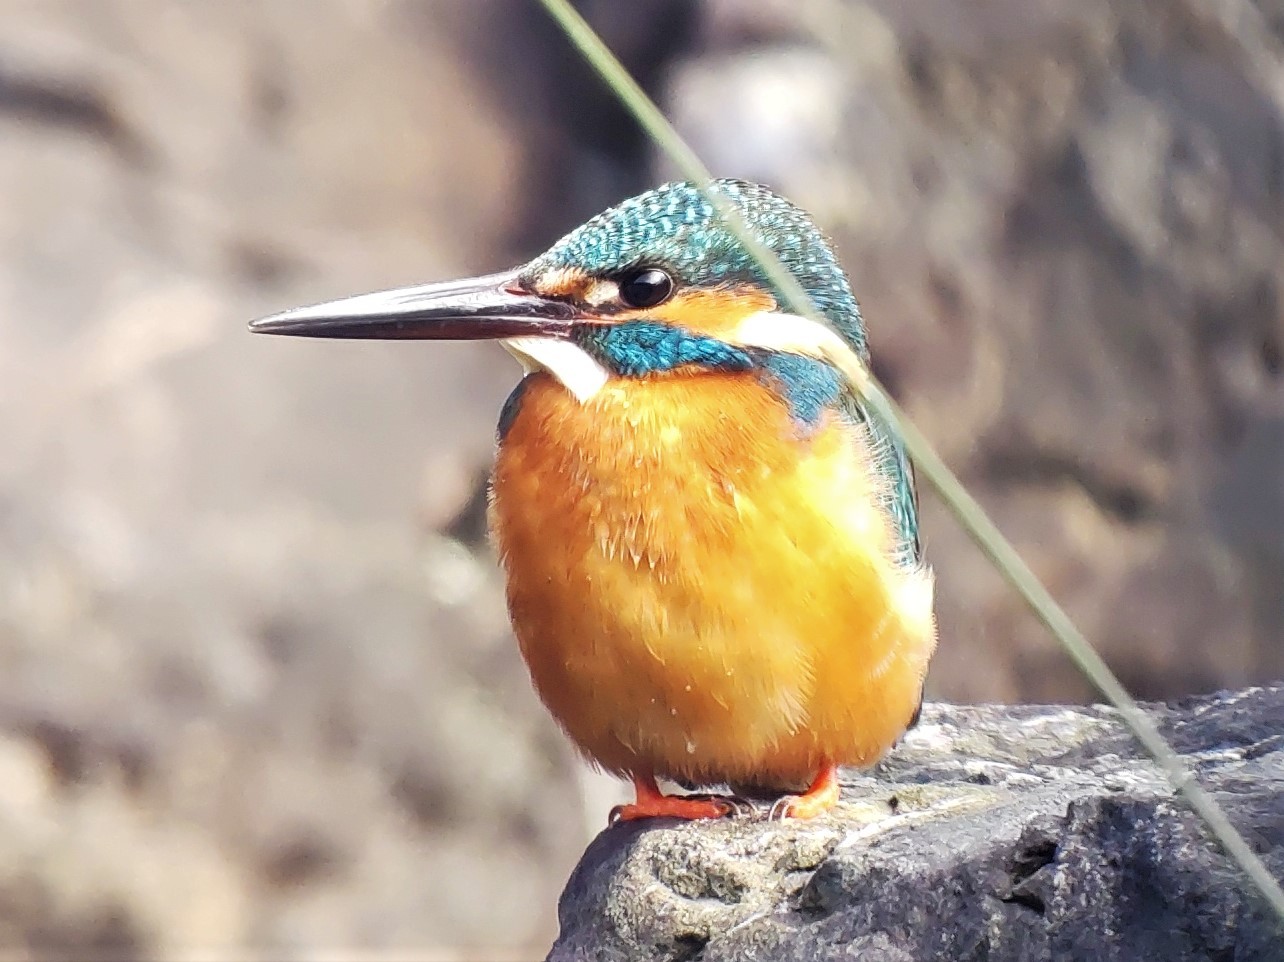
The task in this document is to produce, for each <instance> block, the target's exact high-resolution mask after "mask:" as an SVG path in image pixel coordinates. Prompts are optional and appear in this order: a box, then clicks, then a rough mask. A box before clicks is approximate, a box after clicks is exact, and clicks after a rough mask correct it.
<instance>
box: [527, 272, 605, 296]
mask: <svg viewBox="0 0 1284 962" xmlns="http://www.w3.org/2000/svg"><path fill="white" fill-rule="evenodd" d="M592 283H593V281H592V279H591V278H590V277H589V276H588V274H586V273H584V271H582V270H580V269H579V268H578V267H558V268H554V269H553V270H551V271H545V272H544V273H543V274H541V275H540V276H539V277H538V278H537V279H536V281H535V293H536V294H541V295H543V296H544V297H563V298H569V299H578V298H579V297H580V296H581V295H582V294H583V293H584V291H585V290H587V289H588V287H589V285H590V284H592Z"/></svg>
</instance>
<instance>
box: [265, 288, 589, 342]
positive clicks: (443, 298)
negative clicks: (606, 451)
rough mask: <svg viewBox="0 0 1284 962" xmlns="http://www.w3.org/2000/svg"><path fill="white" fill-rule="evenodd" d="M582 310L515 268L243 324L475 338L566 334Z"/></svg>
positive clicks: (343, 333)
mask: <svg viewBox="0 0 1284 962" xmlns="http://www.w3.org/2000/svg"><path fill="white" fill-rule="evenodd" d="M584 319H585V316H584V314H583V313H582V312H581V311H580V310H578V309H577V308H575V307H574V306H572V305H570V304H568V303H566V302H564V301H556V300H550V299H548V298H544V297H540V296H538V295H535V294H530V293H527V292H526V291H523V290H522V289H521V288H520V287H519V286H518V284H517V272H516V271H507V272H505V273H502V274H489V275H487V276H485V277H470V278H468V279H467V280H462V281H446V282H444V283H441V284H424V285H421V286H419V287H402V288H399V289H397V290H391V291H380V292H379V293H377V294H361V295H358V296H357V297H345V298H343V299H342V300H338V301H329V302H327V303H325V304H317V305H314V306H312V307H297V308H295V309H294V310H290V311H282V312H281V313H280V314H273V315H271V316H270V317H264V318H261V319H260V320H257V321H252V322H251V323H250V330H251V331H253V332H255V333H256V334H289V335H293V336H295V337H345V338H375V339H380V340H388V339H393V340H396V339H405V340H438V341H446V340H456V341H477V340H490V339H495V338H508V337H531V336H544V337H569V336H570V332H571V328H572V326H573V325H574V324H575V322H576V321H579V320H584Z"/></svg>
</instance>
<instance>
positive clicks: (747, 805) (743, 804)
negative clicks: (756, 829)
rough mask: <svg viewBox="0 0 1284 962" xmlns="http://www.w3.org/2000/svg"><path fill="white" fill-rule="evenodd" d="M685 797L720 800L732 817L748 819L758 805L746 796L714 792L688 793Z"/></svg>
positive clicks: (756, 809) (754, 813)
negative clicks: (716, 793)
mask: <svg viewBox="0 0 1284 962" xmlns="http://www.w3.org/2000/svg"><path fill="white" fill-rule="evenodd" d="M687 798H700V799H707V800H709V801H716V802H722V803H723V804H724V805H726V806H727V807H728V808H729V809H730V811H729V812H728V813H727V814H728V815H730V816H731V817H732V818H736V819H749V818H753V817H754V816H755V815H757V814H758V806H756V805H755V804H754V803H753V802H751V801H750V800H749V799H747V798H741V797H740V796H739V795H715V794H704V793H701V794H696V795H688V796H687Z"/></svg>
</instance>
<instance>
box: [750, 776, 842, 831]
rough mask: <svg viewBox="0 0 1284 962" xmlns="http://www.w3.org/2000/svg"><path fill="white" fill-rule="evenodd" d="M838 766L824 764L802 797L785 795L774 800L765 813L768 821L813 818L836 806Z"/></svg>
mask: <svg viewBox="0 0 1284 962" xmlns="http://www.w3.org/2000/svg"><path fill="white" fill-rule="evenodd" d="M838 795H839V788H838V766H837V765H833V764H828V763H827V764H826V765H824V767H822V768H821V770H820V772H819V773H818V774H817V775H816V780H815V781H814V782H812V783H811V788H809V789H807V791H806V792H804V793H803V794H802V795H785V796H784V797H783V798H778V799H776V803H775V804H774V805H772V806H771V811H770V812H768V813H767V818H768V819H770V820H773V821H774V820H784V819H786V818H815V817H816V816H817V815H821V814H824V813H825V812H827V811H829V810H830V809H831V808H833V807H834V806H835V805H837V804H838Z"/></svg>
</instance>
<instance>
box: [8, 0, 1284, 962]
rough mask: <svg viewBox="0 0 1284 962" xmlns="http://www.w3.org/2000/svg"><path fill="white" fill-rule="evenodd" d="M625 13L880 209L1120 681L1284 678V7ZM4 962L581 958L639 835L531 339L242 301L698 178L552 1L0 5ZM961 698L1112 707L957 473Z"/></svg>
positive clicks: (992, 498)
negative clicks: (533, 433)
mask: <svg viewBox="0 0 1284 962" xmlns="http://www.w3.org/2000/svg"><path fill="white" fill-rule="evenodd" d="M582 9H584V10H585V12H586V13H587V14H588V15H589V16H590V18H591V19H592V20H593V22H594V23H595V25H596V26H597V27H598V28H599V29H600V30H602V31H603V33H604V35H605V36H606V38H607V40H608V41H609V42H610V43H611V44H612V45H613V46H614V47H615V49H616V50H617V51H619V52H620V53H621V55H622V56H623V58H624V59H625V61H626V62H627V63H628V64H629V66H630V67H632V68H633V69H634V70H636V71H637V72H638V75H639V77H640V79H641V80H642V81H643V83H644V84H645V85H646V86H647V87H648V88H649V89H650V90H652V91H653V92H654V93H655V94H656V95H657V96H658V97H660V99H661V101H662V103H663V104H664V105H665V106H666V108H667V109H668V110H669V111H670V113H671V115H672V116H673V117H674V118H675V120H676V121H677V123H678V124H679V126H680V127H681V129H682V130H683V131H684V133H686V134H687V135H688V136H689V137H690V138H691V139H692V141H693V143H694V144H695V146H696V147H697V149H698V150H699V151H700V152H701V153H702V154H703V156H704V157H705V159H706V160H707V161H709V162H710V164H711V165H712V166H713V167H714V169H715V170H717V171H718V172H719V173H721V174H728V175H735V176H743V177H749V178H754V179H760V180H764V181H766V182H768V183H771V184H773V185H774V186H776V187H778V188H780V189H781V190H783V191H784V192H785V193H787V194H788V195H790V196H791V197H793V198H794V199H795V200H796V201H798V202H799V203H801V204H802V205H804V206H806V207H808V208H809V209H811V210H812V211H813V212H814V213H815V214H816V216H817V219H818V220H819V221H820V222H821V223H822V225H824V226H825V227H826V229H827V230H829V231H830V232H831V233H832V234H833V236H834V237H835V240H836V242H837V243H838V245H839V247H840V249H841V254H842V256H843V259H844V262H845V263H846V265H847V266H848V268H849V269H850V271H851V273H852V275H853V279H854V282H855V285H856V288H857V291H858V292H859V293H860V295H861V297H862V302H863V305H864V308H865V311H866V314H867V317H868V318H869V321H870V325H871V330H872V337H873V342H874V346H875V351H876V355H877V357H878V369H879V373H880V374H881V375H882V376H883V377H884V378H885V379H886V380H887V382H888V383H889V385H890V386H891V387H892V389H893V390H894V392H895V393H896V394H897V395H898V396H899V397H900V398H901V399H902V401H903V402H904V403H905V404H906V405H907V407H908V409H909V411H910V412H911V414H912V415H913V417H914V418H915V419H916V420H917V421H918V423H919V424H920V425H921V426H922V427H923V428H924V429H925V430H926V432H927V433H928V434H929V435H930V436H931V438H932V439H933V440H934V441H935V442H936V443H937V444H938V445H939V446H940V448H941V450H942V451H943V453H944V454H945V456H946V457H947V459H948V460H949V461H950V463H951V464H952V465H953V466H954V468H955V469H956V470H957V471H958V472H959V473H960V474H961V475H962V477H963V478H964V480H965V481H966V482H967V483H968V484H969V485H971V486H972V488H973V490H974V491H976V493H977V494H978V495H979V496H980V498H981V500H982V501H983V502H984V503H985V504H986V506H987V507H988V508H990V509H991V510H992V511H993V512H994V513H995V515H996V517H997V519H998V521H999V523H1000V525H1001V526H1002V528H1003V529H1004V530H1005V531H1006V532H1007V533H1008V534H1009V535H1010V536H1011V537H1012V538H1014V539H1015V540H1016V542H1017V544H1018V546H1019V547H1020V548H1021V549H1022V550H1023V552H1024V553H1025V554H1026V556H1027V557H1028V558H1029V559H1030V560H1031V562H1032V563H1033V565H1034V567H1035V569H1036V570H1037V571H1038V573H1039V574H1040V575H1041V576H1042V577H1044V578H1045V579H1046V580H1047V581H1048V583H1049V585H1050V587H1051V588H1052V590H1053V591H1054V593H1055V594H1056V595H1057V596H1058V597H1059V598H1061V599H1062V600H1063V601H1065V602H1066V603H1067V604H1068V605H1069V607H1070V608H1071V611H1072V612H1073V614H1074V615H1075V616H1076V617H1077V618H1078V619H1079V621H1080V623H1081V624H1082V626H1083V627H1084V628H1085V629H1086V631H1087V632H1088V634H1089V636H1090V637H1091V638H1092V639H1093V640H1094V641H1095V642H1096V643H1097V644H1098V645H1099V647H1100V648H1101V650H1102V651H1103V652H1104V653H1105V654H1106V656H1107V657H1108V658H1109V660H1110V661H1111V663H1112V664H1113V665H1114V666H1115V668H1116V669H1117V670H1118V671H1119V672H1120V674H1121V675H1122V676H1123V678H1124V680H1125V681H1126V682H1127V683H1128V684H1129V685H1131V686H1132V688H1133V689H1134V690H1135V691H1137V692H1138V693H1140V694H1143V695H1146V696H1163V695H1171V694H1177V693H1181V692H1191V691H1206V690H1209V689H1213V688H1216V687H1218V686H1233V685H1241V684H1245V683H1248V682H1251V681H1254V680H1259V681H1260V680H1266V679H1269V678H1278V677H1280V676H1281V675H1284V650H1282V644H1284V643H1282V641H1281V639H1284V281H1282V280H1281V278H1284V4H1281V3H1280V2H1278V0H1259V2H1257V3H1253V2H1249V0H1169V2H1167V3H1164V4H1155V3H1145V2H1142V0H1129V2H1123V3H1120V2H1107V0H980V2H973V3H961V2H957V0H955V2H949V0H877V2H867V3H858V2H854V0H852V2H836V0H835V2H822V0H793V2H787V3H786V2H776V0H704V2H685V0H636V2H633V3H629V4H622V3H616V2H612V0H592V2H584V3H583V4H582ZM0 25H2V26H3V29H2V30H0V191H2V193H3V203H0V400H2V402H3V403H0V441H2V443H3V447H2V448H0V954H3V955H4V957H6V958H32V959H44V958H50V959H52V958H69V957H87V956H89V955H93V954H98V955H107V956H111V957H119V958H145V957H147V958H150V957H169V958H179V957H228V956H237V957H241V956H247V955H249V956H255V957H264V958H267V957H271V958H281V957H290V958H320V957H334V956H335V953H336V952H343V951H344V950H347V949H361V950H363V951H364V952H366V953H371V952H373V953H393V954H396V953H398V952H399V953H401V954H402V955H405V954H407V953H409V954H413V955H414V956H415V957H419V958H423V957H425V954H426V953H436V956H435V957H438V958H442V959H447V958H450V959H454V958H460V959H465V958H498V957H500V956H501V955H504V954H507V955H508V956H509V957H512V958H535V957H538V956H540V955H542V953H543V951H544V950H545V948H546V947H547V945H548V944H549V942H550V941H551V936H552V932H553V924H554V915H553V906H554V901H555V898H556V895H557V892H558V891H559V889H560V887H561V884H562V882H563V881H564V879H565V877H566V875H567V873H568V871H569V869H570V867H571V865H572V864H573V862H574V860H575V858H576V857H577V856H578V854H579V852H580V850H581V849H582V847H583V845H584V843H585V841H586V839H587V838H588V837H589V835H590V833H591V832H592V831H594V830H595V829H596V828H597V827H598V826H599V825H600V824H601V820H602V818H603V817H604V814H605V809H606V806H607V805H609V803H610V802H609V796H610V795H611V793H612V792H613V791H614V788H613V786H612V785H611V783H606V782H603V781H602V780H600V779H596V778H594V777H592V776H589V775H586V774H585V773H584V772H583V771H582V770H581V768H580V766H579V765H578V763H577V762H576V760H575V759H574V758H573V756H572V754H571V753H570V751H569V750H568V749H567V747H566V745H565V744H564V742H563V741H562V739H561V737H560V735H559V734H558V733H557V732H556V731H555V729H554V728H553V726H552V724H551V722H549V721H548V720H547V719H546V718H545V717H544V715H543V714H542V712H541V710H540V709H539V707H538V705H537V704H536V701H535V699H534V697H533V696H532V694H531V693H530V691H529V688H528V686H527V683H526V679H525V673H524V669H523V668H522V666H521V663H520V661H519V659H518V657H517V653H516V650H515V648H514V646H513V644H512V643H511V640H510V638H509V636H508V629H507V625H506V621H505V617H504V613H503V606H502V597H501V590H500V585H499V582H498V578H497V576H496V571H495V568H494V565H493V561H492V558H491V557H490V555H489V553H488V551H487V548H486V545H485V541H484V533H483V522H482V502H483V493H482V491H483V483H484V476H485V471H486V467H487V463H488V460H489V457H490V449H491V443H492V442H491V438H492V430H493V422H494V419H495V415H496V412H497V411H498V408H499V405H500V403H501V401H502V399H503V397H504V395H505V393H506V392H507V390H508V389H509V387H510V386H511V384H512V383H513V382H514V380H515V376H516V369H515V367H514V365H513V364H512V363H511V362H510V361H509V360H508V359H507V357H506V355H504V354H503V353H502V352H500V351H499V350H498V349H497V348H489V347H484V346H440V345H433V346H423V347H422V349H421V347H418V346H414V345H404V344H402V345H387V344H382V345H381V344H357V343H308V342H298V341H296V342H289V341H273V340H270V339H256V338H252V337H250V336H249V335H248V334H247V333H246V332H245V330H244V322H245V321H246V320H247V319H249V318H251V317H254V316H257V315H259V314H262V313H266V312H268V311H270V310H274V309H277V308H280V307H284V306H289V305H292V304H295V303H302V302H307V301H314V300H318V299H322V298H326V297H330V296H335V295H340V294H344V293H351V292H355V291H359V290H363V289H373V288H378V287H381V286H387V285H395V284H403V283H411V282H415V281H419V280H429V279H436V278H444V277H449V276H453V275H457V274H464V273H480V272H484V271H489V270H494V269H499V268H501V267H505V266H508V265H509V264H512V263H515V262H517V261H519V260H522V259H524V258H526V257H528V256H530V255H532V254H534V253H536V252H537V251H538V250H539V249H541V248H542V247H543V246H544V245H545V244H547V243H548V242H549V241H551V240H552V239H554V238H555V237H556V236H557V235H558V234H559V233H560V232H562V231H564V230H566V229H568V228H570V227H571V226H573V225H574V224H576V223H578V222H579V221H580V220H582V219H583V218H584V217H586V216H588V215H589V214H591V213H593V212H595V211H597V210H598V209H600V208H601V207H603V206H606V205H607V204H609V203H611V202H613V201H615V200H618V199H620V198H621V197H623V196H626V195H627V194H629V193H632V192H634V191H636V190H638V189H642V188H644V187H645V186H648V185H650V184H652V183H654V182H656V181H657V180H659V179H661V178H662V177H664V176H666V175H668V174H669V173H670V172H671V171H670V169H669V168H668V166H667V165H666V163H665V162H664V161H663V160H662V159H660V158H658V157H656V156H655V154H654V153H653V151H652V150H651V149H650V148H649V146H648V145H647V143H646V141H645V139H644V138H643V137H642V136H641V135H640V133H639V132H638V131H637V130H636V129H635V128H634V127H633V126H632V125H631V124H630V123H629V122H628V121H627V120H626V119H624V118H623V117H622V115H621V114H620V112H619V111H618V110H617V109H616V108H615V107H614V105H613V102H612V100H611V99H610V97H609V95H607V94H606V93H605V92H604V91H603V90H602V89H601V88H600V87H599V86H598V85H597V84H596V82H595V81H594V80H593V79H592V77H591V75H590V74H589V73H588V72H587V69H586V68H584V67H583V66H582V65H581V64H580V63H579V61H578V60H577V58H576V57H575V56H574V54H573V53H572V52H571V51H570V49H569V48H568V47H567V45H566V43H565V42H564V41H563V40H562V39H561V37H560V35H559V34H558V33H557V32H556V30H555V28H554V27H553V26H552V25H551V24H550V23H549V22H547V21H546V20H545V18H544V15H543V14H542V12H541V11H540V10H539V8H538V7H537V6H536V5H535V4H533V3H529V2H527V0H482V2H464V0H386V2H380V0H268V2H263V3H250V2H242V0H227V2H220V3H189V2H182V0H7V2H6V3H5V4H4V5H3V8H2V9H0ZM926 500H927V505H926V521H925V524H926V536H927V543H928V550H929V553H930V556H931V559H932V561H933V563H934V564H935V565H936V567H937V570H938V574H939V583H940V606H939V610H940V620H941V631H942V644H941V652H940V656H939V658H938V660H937V662H936V664H935V667H934V669H933V674H932V677H931V680H930V692H931V694H932V696H934V697H936V698H944V699H953V700H964V701H970V700H1001V701H1007V700H1056V699H1069V700H1080V699H1086V698H1089V697H1090V695H1091V693H1090V691H1089V690H1088V688H1087V687H1086V686H1085V685H1084V683H1083V682H1082V681H1081V680H1080V679H1078V678H1077V676H1076V675H1075V672H1074V671H1073V669H1072V668H1071V667H1070V665H1069V663H1068V662H1067V661H1066V660H1065V659H1064V658H1063V657H1062V656H1061V655H1060V654H1059V653H1058V651H1057V650H1055V649H1054V647H1053V646H1052V644H1051V643H1050V642H1048V641H1047V639H1046V638H1045V637H1044V636H1043V635H1042V633H1041V632H1040V631H1039V630H1038V629H1037V627H1036V626H1035V625H1034V624H1033V622H1032V621H1031V619H1030V618H1029V617H1028V616H1027V615H1025V614H1024V613H1023V611H1022V609H1021V606H1020V605H1019V604H1018V603H1017V602H1016V601H1015V600H1014V599H1013V598H1012V596H1011V595H1010V593H1009V592H1008V591H1006V590H1005V589H1004V588H1003V586H1002V585H1001V583H1000V582H999V580H998V578H997V577H996V576H995V575H994V574H993V573H992V572H991V571H990V570H989V568H988V566H987V564H986V563H985V562H984V561H983V559H982V558H981V557H980V555H979V554H978V553H977V552H976V551H975V550H974V549H972V548H971V547H970V546H969V544H968V543H967V541H966V539H965V538H964V537H963V536H962V535H961V534H960V533H959V531H958V530H957V528H956V527H955V526H954V525H953V523H952V522H951V521H950V520H949V518H948V517H947V515H946V514H945V512H944V511H943V510H942V509H940V508H939V506H937V505H936V504H935V503H934V502H933V501H932V499H931V497H930V495H929V496H928V497H927V499H926Z"/></svg>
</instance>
